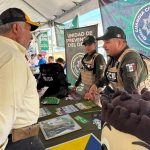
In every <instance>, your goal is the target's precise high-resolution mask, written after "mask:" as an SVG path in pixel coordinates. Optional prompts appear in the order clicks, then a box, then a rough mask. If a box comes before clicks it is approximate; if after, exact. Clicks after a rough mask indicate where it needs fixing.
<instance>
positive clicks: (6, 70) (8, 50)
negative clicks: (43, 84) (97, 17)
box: [0, 8, 44, 150]
mask: <svg viewBox="0 0 150 150" xmlns="http://www.w3.org/2000/svg"><path fill="white" fill-rule="evenodd" d="M39 26H40V24H38V23H36V22H32V21H31V20H30V18H29V17H28V16H27V15H26V14H25V13H24V12H23V11H22V10H20V9H18V8H9V9H7V10H5V11H4V12H3V13H2V14H1V15H0V54H1V55H0V60H1V61H0V98H1V99H0V150H4V149H6V150H28V149H32V150H44V145H43V144H42V143H41V141H40V140H39V138H38V131H39V127H38V124H37V120H38V117H39V96H38V93H37V89H36V80H35V78H34V76H33V74H32V72H31V70H30V68H29V65H28V63H27V60H26V58H25V54H26V50H27V49H28V47H29V44H30V41H31V39H32V35H31V31H33V30H35V29H36V28H38V27H39Z"/></svg>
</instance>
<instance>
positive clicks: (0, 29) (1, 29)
mask: <svg viewBox="0 0 150 150" xmlns="http://www.w3.org/2000/svg"><path fill="white" fill-rule="evenodd" d="M14 23H18V24H20V25H24V24H25V22H11V23H7V24H4V25H0V35H2V34H5V33H8V32H10V31H11V29H12V25H13V24H14Z"/></svg>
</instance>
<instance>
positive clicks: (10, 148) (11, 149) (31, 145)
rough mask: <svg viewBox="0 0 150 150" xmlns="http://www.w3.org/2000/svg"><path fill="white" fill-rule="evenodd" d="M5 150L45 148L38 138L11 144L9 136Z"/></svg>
mask: <svg viewBox="0 0 150 150" xmlns="http://www.w3.org/2000/svg"><path fill="white" fill-rule="evenodd" d="M5 150H45V148H44V145H43V143H42V142H41V140H40V139H39V138H38V136H33V137H30V138H27V139H24V140H20V141H17V142H14V143H13V142H12V137H11V135H9V137H8V144H7V146H6V149H5Z"/></svg>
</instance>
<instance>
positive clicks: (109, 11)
mask: <svg viewBox="0 0 150 150" xmlns="http://www.w3.org/2000/svg"><path fill="white" fill-rule="evenodd" d="M99 4H100V10H101V15H102V23H103V28H104V31H105V30H106V28H107V27H108V26H119V27H121V28H122V29H123V30H124V31H125V33H126V36H127V42H128V45H129V47H131V48H134V49H136V50H138V51H139V52H140V53H143V54H144V55H146V56H148V57H150V1H149V0H126V1H125V0H117V1H113V2H111V3H110V2H108V3H107V0H103V1H101V0H99Z"/></svg>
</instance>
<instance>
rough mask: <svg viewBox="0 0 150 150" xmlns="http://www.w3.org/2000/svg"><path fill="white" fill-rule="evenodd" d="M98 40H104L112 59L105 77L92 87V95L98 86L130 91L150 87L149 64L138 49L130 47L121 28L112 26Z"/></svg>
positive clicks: (105, 47) (110, 89)
mask: <svg viewBox="0 0 150 150" xmlns="http://www.w3.org/2000/svg"><path fill="white" fill-rule="evenodd" d="M97 40H103V41H104V45H103V47H104V49H105V50H106V52H107V55H108V56H109V57H110V59H109V61H108V64H107V66H106V70H105V75H104V78H103V79H100V80H99V81H98V82H97V83H96V84H94V85H93V86H92V87H91V88H90V90H89V93H90V94H91V95H92V94H93V93H95V92H96V91H97V87H104V86H106V87H109V90H106V91H107V92H108V91H111V92H113V91H114V90H116V89H119V90H125V91H127V92H128V93H133V92H134V91H137V90H139V89H142V88H143V87H147V88H149V87H150V86H149V84H150V83H149V82H148V68H147V65H146V63H145V62H144V60H143V58H142V57H141V55H140V54H139V53H138V52H137V51H135V50H133V49H131V48H129V46H128V45H127V41H126V35H125V33H124V31H123V30H122V29H121V28H119V27H117V26H110V27H108V28H107V30H106V32H105V34H104V35H103V36H101V37H99V38H97ZM110 87H111V88H110ZM106 89H108V88H106ZM108 93H109V92H108ZM89 98H90V97H89Z"/></svg>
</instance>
